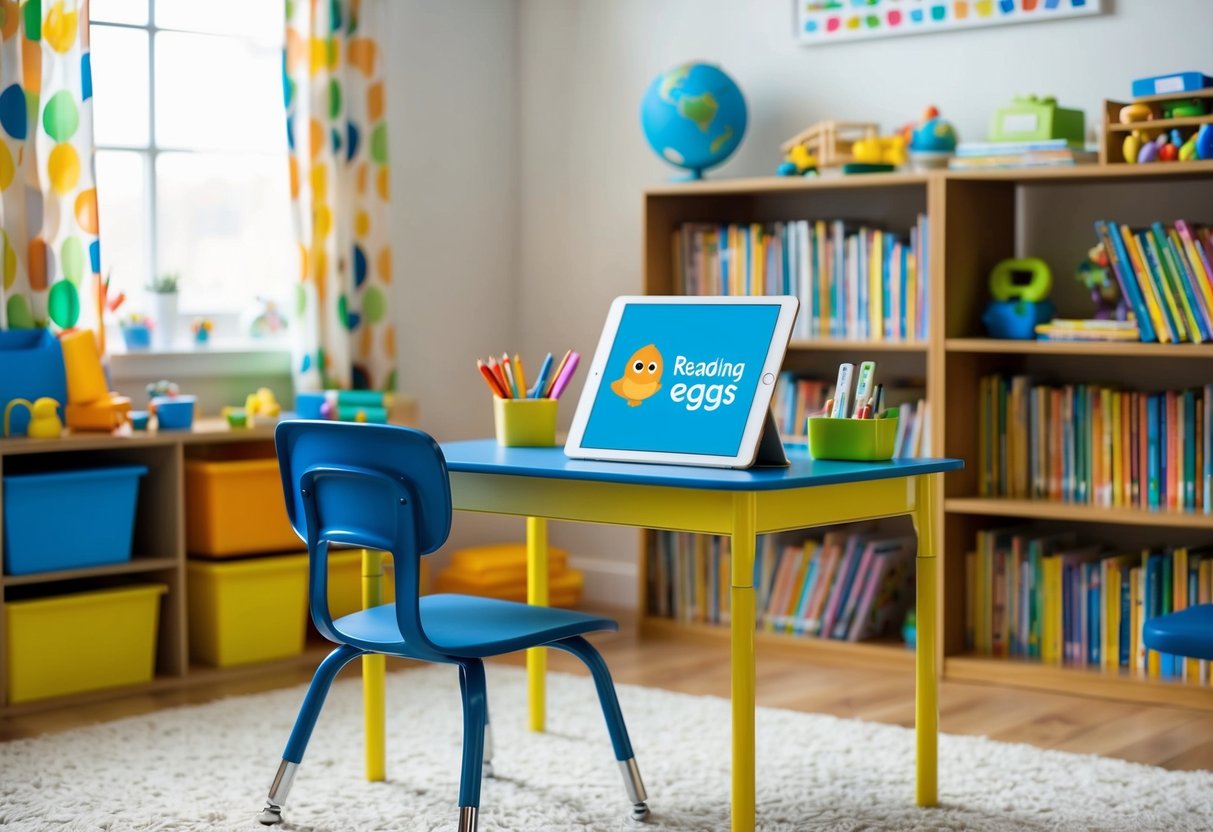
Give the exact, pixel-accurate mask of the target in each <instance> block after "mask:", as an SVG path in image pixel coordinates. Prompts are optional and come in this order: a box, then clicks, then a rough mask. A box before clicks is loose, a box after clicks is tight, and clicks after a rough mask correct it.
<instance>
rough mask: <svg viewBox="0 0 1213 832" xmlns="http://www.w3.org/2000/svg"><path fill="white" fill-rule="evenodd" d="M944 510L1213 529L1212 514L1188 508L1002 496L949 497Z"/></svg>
mask: <svg viewBox="0 0 1213 832" xmlns="http://www.w3.org/2000/svg"><path fill="white" fill-rule="evenodd" d="M944 511H947V512H950V513H954V514H988V515H991V516H995V517H1031V518H1037V519H1040V520H1068V521H1071V522H1076V523H1114V524H1118V525H1124V526H1163V527H1168V528H1177V529H1213V514H1199V513H1196V512H1191V511H1147V510H1145V509H1140V508H1126V507H1118V508H1105V507H1103V506H1086V505H1076V504H1073V503H1054V502H1051V501H1049V500H1013V499H1008V498H1005V497H950V498H948V499H947V500H945V501H944Z"/></svg>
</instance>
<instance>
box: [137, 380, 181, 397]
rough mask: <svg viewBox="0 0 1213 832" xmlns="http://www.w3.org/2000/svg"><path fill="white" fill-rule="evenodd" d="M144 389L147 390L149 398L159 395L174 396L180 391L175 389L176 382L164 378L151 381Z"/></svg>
mask: <svg viewBox="0 0 1213 832" xmlns="http://www.w3.org/2000/svg"><path fill="white" fill-rule="evenodd" d="M144 390H146V391H147V397H148V398H149V399H154V398H157V397H161V396H176V395H178V394H179V393H180V392H181V391H180V390H178V389H177V385H176V384H174V383H173V382H171V381H169V380H168V379H164V378H162V379H160V380H159V381H153V382H151V383H150V384H148V385H147V386H146V387H145V388H144Z"/></svg>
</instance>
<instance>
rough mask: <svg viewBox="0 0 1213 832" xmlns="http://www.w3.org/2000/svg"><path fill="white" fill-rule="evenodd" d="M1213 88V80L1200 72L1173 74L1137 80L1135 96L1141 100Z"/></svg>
mask: <svg viewBox="0 0 1213 832" xmlns="http://www.w3.org/2000/svg"><path fill="white" fill-rule="evenodd" d="M1205 87H1213V78H1210V77H1209V76H1207V75H1204V74H1203V73H1200V72H1172V73H1171V74H1169V75H1155V76H1153V77H1150V78H1137V79H1135V80H1134V81H1133V96H1134V97H1135V98H1141V97H1142V96H1145V95H1161V94H1163V93H1170V92H1191V91H1193V90H1199V89H1204V88H1205Z"/></svg>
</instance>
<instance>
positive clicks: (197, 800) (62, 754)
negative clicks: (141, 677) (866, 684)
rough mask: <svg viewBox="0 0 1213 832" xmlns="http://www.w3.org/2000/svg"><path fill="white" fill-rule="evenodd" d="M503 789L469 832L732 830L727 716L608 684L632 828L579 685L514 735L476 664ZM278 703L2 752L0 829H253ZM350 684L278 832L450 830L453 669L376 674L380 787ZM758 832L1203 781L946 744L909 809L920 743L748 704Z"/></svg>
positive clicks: (517, 691) (457, 719)
mask: <svg viewBox="0 0 1213 832" xmlns="http://www.w3.org/2000/svg"><path fill="white" fill-rule="evenodd" d="M488 680H489V703H490V708H491V713H492V717H493V733H494V744H495V746H496V753H495V756H494V768H495V770H496V774H497V776H496V777H495V778H494V779H489V780H485V782H484V787H483V790H482V793H481V803H480V805H481V809H480V829H482V830H507V829H508V830H578V831H579V832H581V831H582V830H629V832H641V830H645V829H646V828H647V829H649V830H653V832H656V830H680V831H681V830H696V831H697V832H699V831H700V830H723V829H728V828H729V820H728V817H729V814H728V813H729V748H730V742H729V704H728V702H727V701H725V700H723V699H718V698H715V697H696V696H688V695H684V694H677V693H669V692H666V691H661V690H653V689H648V688H640V687H633V686H628V685H621V686H620V687H619V697H620V701H621V703H622V706H623V711H624V715H625V716H626V718H627V721H628V728H629V730H630V733H631V736H632V742H633V745H634V746H635V749H636V758H637V762H638V763H639V765H640V770H641V773H642V775H643V776H644V780H645V785H646V786H647V788H648V792H649V805H650V807H651V808H652V811H653V814H652V818H651V820H650V822H649V824H648V825H647V827H646V826H640V825H637V824H633V823H632V822H631V821H630V820H628V819H627V818H626V815H627V813H628V810H629V809H630V804H629V802H628V800H627V798H626V796H625V793H624V788H623V783H622V779H621V777H620V773H619V768H618V766H617V765H616V763H615V760H614V755H613V754H612V753H611V745H610V741H609V739H608V738H607V733H606V727H605V725H604V723H603V720H602V716H601V712H600V711H599V710H598V704H597V698H596V697H595V695H594V689H593V685H592V683H591V682H590V680H589V679H588V678H586V677H578V676H570V675H566V674H560V673H552V674H550V677H549V683H548V684H549V693H548V729H549V732H548V733H546V734H532V733H529V732H528V731H527V730H526V728H525V723H526V680H525V674H524V672H523V671H522V670H521V669H516V668H512V667H498V666H490V667H489V668H488ZM303 690H304V689H303V688H302V687H297V688H291V689H285V690H280V691H272V692H270V693H263V694H256V695H252V696H244V697H236V698H232V699H225V700H220V701H217V702H211V703H208V704H205V705H198V706H190V707H183V708H176V709H172V710H165V711H160V712H157V713H153V714H151V715H147V716H140V717H134V718H129V719H123V720H119V721H115V722H110V723H105V724H102V725H97V726H92V727H88V728H82V729H77V730H73V731H68V732H64V733H60V734H53V735H49V736H44V737H38V738H35V739H28V740H17V741H13V742H8V743H0V827H3V828H4V829H6V830H7V829H12V830H62V831H63V832H71V831H72V830H114V832H117V830H166V831H167V830H172V832H179V831H180V832H188V830H259V829H264V827H262V826H260V825H259V824H258V823H257V822H256V820H255V818H256V815H257V813H258V812H259V811H260V809H261V807H262V805H263V803H264V801H265V794H266V789H267V787H268V786H269V783H270V780H271V779H272V777H273V775H274V772H275V770H276V769H277V766H278V761H279V759H280V755H281V751H282V746H283V744H284V743H285V742H286V738H287V734H288V733H289V731H290V727H291V725H292V723H293V721H294V717H295V713H296V710H297V708H298V706H299V703H300V702H301V701H302V697H303ZM360 691H361V688H360V685H359V682H358V681H357V680H346V681H340V682H338V683H337V684H336V685H334V687H333V690H332V693H331V694H330V696H329V699H328V702H327V703H326V705H325V708H324V711H323V713H322V714H321V717H320V722H319V724H318V725H317V728H316V732H315V734H314V735H313V737H312V741H311V745H310V746H309V748H308V752H307V756H306V757H305V758H304V760H303V764H302V765H301V766H300V768H299V773H298V776H297V777H296V779H295V785H294V790H293V792H292V794H291V797H290V801H289V802H288V804H287V807H286V810H285V817H286V823H285V824H284V825H283V827H280V828H282V829H284V830H294V832H350V830H377V831H378V830H418V831H419V830H426V831H427V832H429V830H453V829H454V828H455V826H456V821H457V809H456V800H457V794H458V788H459V755H460V737H461V731H462V717H461V715H460V700H459V687H458V681H457V671H456V670H455V669H454V668H452V667H444V666H434V667H428V668H423V669H418V670H406V671H402V672H394V673H389V674H388V689H387V701H388V761H387V770H388V780H387V782H385V783H368V782H366V780H365V779H363V777H362V773H363V755H362V728H361V725H362V715H361V707H362V704H361V703H362V697H361V692H360ZM757 737H758V740H757V742H758V827H759V828H760V829H762V830H771V832H775V830H787V831H788V832H790V831H791V830H798V831H799V830H868V829H899V830H928V829H929V830H940V829H945V830H1003V829H1027V830H1125V832H1129V830H1132V832H1141V830H1168V832H1179V831H1180V830H1209V829H1213V774H1211V773H1208V772H1169V771H1165V770H1163V769H1158V768H1152V767H1149V766H1142V765H1135V764H1132V763H1127V762H1124V761H1121V760H1113V759H1107V758H1102V757H1093V756H1080V755H1075V754H1067V753H1062V752H1056V751H1044V750H1041V749H1038V748H1034V747H1031V746H1026V745H1009V744H1006V743H998V742H993V741H991V740H987V739H983V738H980V737H962V736H944V737H942V738H941V742H940V755H939V756H940V777H939V780H940V788H939V794H940V800H941V803H942V806H941V807H940V808H935V809H919V808H916V807H915V806H914V805H913V783H914V734H913V732H912V731H909V730H906V729H904V728H899V727H896V726H889V725H880V724H875V723H866V722H860V721H856V720H843V719H837V718H834V717H829V716H816V715H812V714H803V713H796V712H792V711H783V710H774V709H767V708H760V709H759V712H758V726H757Z"/></svg>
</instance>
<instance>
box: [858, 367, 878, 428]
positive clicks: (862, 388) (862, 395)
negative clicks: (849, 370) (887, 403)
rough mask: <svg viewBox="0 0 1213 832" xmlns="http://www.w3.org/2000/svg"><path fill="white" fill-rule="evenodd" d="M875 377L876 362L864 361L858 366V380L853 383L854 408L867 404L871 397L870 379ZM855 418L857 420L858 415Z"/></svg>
mask: <svg viewBox="0 0 1213 832" xmlns="http://www.w3.org/2000/svg"><path fill="white" fill-rule="evenodd" d="M875 375H876V362H875V361H865V362H863V363H862V364H860V365H859V379H858V380H857V381H856V382H855V407H856V409H858V408H859V407H860V406H862V405H865V404H868V398H869V397H870V396H871V395H872V378H873V376H875ZM856 418H859V417H858V415H857V416H856Z"/></svg>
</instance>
